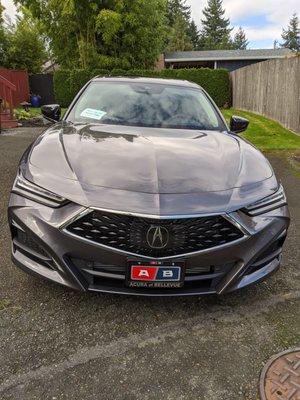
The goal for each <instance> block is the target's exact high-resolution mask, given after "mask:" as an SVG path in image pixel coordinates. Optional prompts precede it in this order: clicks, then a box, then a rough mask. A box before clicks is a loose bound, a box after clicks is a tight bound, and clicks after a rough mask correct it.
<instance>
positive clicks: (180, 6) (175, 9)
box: [167, 0, 191, 26]
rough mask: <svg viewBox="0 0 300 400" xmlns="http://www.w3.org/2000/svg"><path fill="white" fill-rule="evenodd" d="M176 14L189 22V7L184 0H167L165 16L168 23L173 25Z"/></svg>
mask: <svg viewBox="0 0 300 400" xmlns="http://www.w3.org/2000/svg"><path fill="white" fill-rule="evenodd" d="M178 14H181V15H182V16H183V18H184V19H185V20H186V22H187V23H189V21H190V18H191V7H190V6H187V5H186V0H168V5H167V18H168V25H169V26H173V25H174V23H175V20H176V17H177V16H178Z"/></svg>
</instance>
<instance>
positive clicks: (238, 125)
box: [230, 115, 249, 133]
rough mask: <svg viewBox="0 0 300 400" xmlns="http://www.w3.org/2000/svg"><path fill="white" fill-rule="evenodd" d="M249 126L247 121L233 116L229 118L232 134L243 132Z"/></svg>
mask: <svg viewBox="0 0 300 400" xmlns="http://www.w3.org/2000/svg"><path fill="white" fill-rule="evenodd" d="M248 125H249V121H248V120H247V119H246V118H242V117H238V116H236V115H233V116H232V117H231V118H230V131H231V132H233V133H240V132H244V131H245V130H246V129H247V128H248Z"/></svg>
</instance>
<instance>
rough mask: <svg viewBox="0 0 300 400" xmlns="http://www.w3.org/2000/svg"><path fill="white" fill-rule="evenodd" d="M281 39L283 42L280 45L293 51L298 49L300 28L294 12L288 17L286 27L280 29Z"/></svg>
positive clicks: (299, 49)
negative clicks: (288, 20)
mask: <svg viewBox="0 0 300 400" xmlns="http://www.w3.org/2000/svg"><path fill="white" fill-rule="evenodd" d="M281 37H282V39H283V40H284V42H283V43H282V44H281V47H286V48H288V49H291V50H294V51H300V29H299V19H298V16H297V14H296V13H294V14H293V16H292V18H291V19H290V22H289V25H288V27H287V29H283V30H282V35H281Z"/></svg>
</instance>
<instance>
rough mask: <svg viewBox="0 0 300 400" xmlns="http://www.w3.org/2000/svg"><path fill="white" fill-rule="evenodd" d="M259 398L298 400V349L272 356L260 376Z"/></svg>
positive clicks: (263, 399)
mask: <svg viewBox="0 0 300 400" xmlns="http://www.w3.org/2000/svg"><path fill="white" fill-rule="evenodd" d="M260 396H261V400H300V349H292V350H288V351H284V352H282V353H279V354H277V355H276V356H274V357H272V358H271V359H270V360H269V361H268V363H267V364H266V366H265V367H264V368H263V370H262V373H261V377H260Z"/></svg>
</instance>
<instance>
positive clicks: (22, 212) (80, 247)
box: [8, 193, 289, 296]
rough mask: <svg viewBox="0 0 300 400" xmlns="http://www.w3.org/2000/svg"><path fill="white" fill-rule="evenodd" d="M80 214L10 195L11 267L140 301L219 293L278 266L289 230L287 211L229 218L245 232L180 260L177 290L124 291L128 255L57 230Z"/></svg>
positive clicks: (72, 208) (257, 278) (74, 209)
mask: <svg viewBox="0 0 300 400" xmlns="http://www.w3.org/2000/svg"><path fill="white" fill-rule="evenodd" d="M82 210H83V209H82V207H81V206H79V205H76V204H74V203H70V204H68V205H65V206H64V207H61V208H58V209H52V208H49V207H47V206H43V205H41V204H37V203H35V202H33V201H31V200H29V199H25V198H23V197H21V196H19V195H17V194H14V193H12V194H11V198H10V203H9V208H8V218H9V223H10V228H11V233H12V259H13V261H14V263H15V264H16V265H17V266H19V267H20V268H22V269H23V270H24V271H26V272H29V273H32V274H34V275H38V276H42V277H43V278H45V279H49V280H51V281H54V282H57V283H60V284H63V285H66V286H69V287H71V288H74V289H78V290H83V291H87V290H88V291H95V292H110V293H122V294H132V295H144V296H176V295H202V294H212V293H217V294H222V293H226V292H230V291H233V290H236V289H240V288H243V287H245V286H248V285H250V284H252V283H255V282H258V281H260V280H262V279H264V278H265V277H267V276H268V275H270V274H271V273H272V272H274V271H275V270H276V269H277V268H278V267H279V265H280V261H281V252H282V245H283V243H284V240H285V237H286V233H287V229H288V226H289V213H288V208H287V206H283V207H281V208H278V209H276V210H273V211H271V212H269V213H266V214H264V215H260V216H257V217H249V216H247V215H245V214H244V213H243V212H240V211H239V212H234V213H231V214H230V218H233V219H234V220H235V221H236V223H237V224H238V225H239V226H240V227H241V229H243V231H244V232H245V236H244V237H243V238H242V239H239V240H236V241H234V242H231V243H229V244H228V245H226V246H219V247H214V248H211V249H208V250H202V251H200V252H197V253H194V254H188V255H185V256H184V257H183V259H184V260H185V262H186V268H187V273H186V277H185V283H184V286H183V287H182V288H179V289H138V288H128V287H126V286H125V268H126V265H127V262H128V255H126V254H124V253H122V252H119V251H118V250H112V249H107V248H105V247H101V246H99V245H97V246H96V245H94V244H92V243H88V242H85V241H83V240H81V239H80V238H77V237H74V236H70V235H68V234H67V233H66V232H65V231H64V230H63V229H61V227H62V226H64V224H65V222H66V221H68V220H69V219H70V218H71V217H72V216H75V215H77V214H78V213H79V212H82ZM130 259H132V256H130ZM142 259H143V257H139V260H142ZM172 259H173V258H172V257H170V258H169V260H170V261H172ZM174 259H175V258H174ZM176 259H177V260H178V259H181V258H180V257H178V256H177V257H176Z"/></svg>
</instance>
